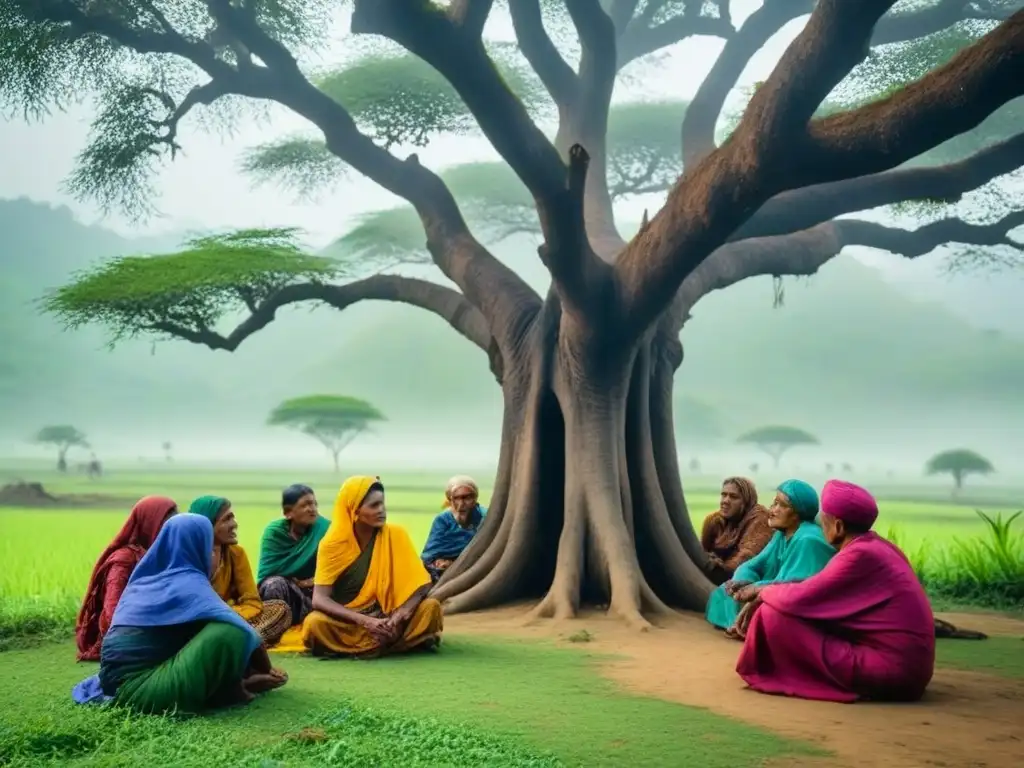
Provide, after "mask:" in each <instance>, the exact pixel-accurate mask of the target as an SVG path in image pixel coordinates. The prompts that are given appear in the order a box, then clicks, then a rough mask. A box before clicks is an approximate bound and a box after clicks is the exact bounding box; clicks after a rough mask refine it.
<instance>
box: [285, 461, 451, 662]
mask: <svg viewBox="0 0 1024 768" xmlns="http://www.w3.org/2000/svg"><path fill="white" fill-rule="evenodd" d="M313 581H314V587H313V612H312V613H311V614H309V616H307V617H306V620H305V621H304V622H303V624H302V640H303V643H304V644H305V646H306V648H309V649H310V650H311V651H312V652H313V653H314V655H320V656H326V655H341V656H360V657H364V658H365V657H374V656H380V655H383V654H386V653H400V652H402V651H408V650H409V649H411V648H417V647H419V648H433V647H435V646H436V645H437V644H438V643H439V641H440V638H441V631H442V629H443V618H442V616H441V604H440V603H439V602H438V601H437V600H434V599H433V598H429V597H427V592H428V591H429V590H430V587H431V582H430V575H429V574H428V573H427V570H426V568H424V567H423V563H422V562H421V561H420V559H419V557H418V556H417V555H416V550H415V548H414V547H413V544H412V540H411V539H410V538H409V534H408V533H406V531H405V529H404V528H401V527H399V526H397V525H391V524H389V523H388V522H387V511H386V509H385V506H384V486H383V485H382V484H381V482H380V480H379V479H377V478H374V477H350V478H348V480H346V481H345V482H344V484H342V486H341V490H340V491H338V498H337V500H336V501H335V503H334V514H333V516H332V519H331V527H330V528H329V529H328V530H327V535H326V536H324V540H323V541H321V542H320V550H319V551H318V552H317V556H316V576H315V577H314V579H313Z"/></svg>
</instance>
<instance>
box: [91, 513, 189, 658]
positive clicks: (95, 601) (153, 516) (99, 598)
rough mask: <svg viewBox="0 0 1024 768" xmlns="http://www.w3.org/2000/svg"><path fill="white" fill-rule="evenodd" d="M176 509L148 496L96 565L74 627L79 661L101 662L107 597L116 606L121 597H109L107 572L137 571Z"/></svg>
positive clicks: (129, 517)
mask: <svg viewBox="0 0 1024 768" xmlns="http://www.w3.org/2000/svg"><path fill="white" fill-rule="evenodd" d="M176 506H177V504H175V503H174V500H173V499H169V498H167V497H166V496H146V497H144V498H142V499H139V501H138V502H137V503H136V504H135V506H134V507H132V511H131V514H129V515H128V519H127V520H126V521H125V523H124V525H123V526H121V530H120V531H119V532H118V534H117V536H115V537H114V540H113V541H112V542H110V544H109V545H108V546H107V548H106V549H105V550H103V554H101V555H100V557H99V560H97V561H96V565H95V567H94V568H93V569H92V576H91V577H90V578H89V588H88V589H87V590H86V592H85V600H84V601H83V602H82V608H81V610H80V611H79V612H78V622H77V623H76V625H75V639H76V641H77V643H78V660H79V661H82V660H85V659H91V660H96V659H98V658H99V648H100V643H101V642H102V641H103V636H102V630H101V628H100V616H101V614H102V613H103V606H104V604H105V603H107V602H108V597H109V598H114V602H115V603H116V597H120V595H117V596H114V595H109V596H108V595H107V594H106V589H105V587H106V582H107V578H106V577H107V572H108V571H109V570H110V568H111V566H113V565H115V564H122V565H127V566H129V567H130V568H133V569H134V567H135V566H136V565H138V562H139V560H141V559H142V556H143V555H144V554H146V550H147V549H149V548H150V547H151V546H153V541H154V540H156V537H157V534H158V533H160V528H161V527H163V524H164V521H165V520H166V519H167V516H168V514H169V513H170V511H171V510H172V509H174V508H175V507H176ZM122 588H123V585H122Z"/></svg>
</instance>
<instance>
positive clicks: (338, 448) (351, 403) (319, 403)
mask: <svg viewBox="0 0 1024 768" xmlns="http://www.w3.org/2000/svg"><path fill="white" fill-rule="evenodd" d="M384 420H385V417H384V415H383V414H382V413H381V412H380V411H378V410H377V409H376V408H375V407H374V406H372V405H370V403H368V402H366V401H365V400H360V399H359V398H357V397H345V396H341V395H307V396H306V397H296V398H293V399H291V400H285V401H284V402H283V403H281V404H280V405H279V406H277V408H275V409H274V410H273V411H272V412H271V414H270V418H269V419H268V421H267V423H268V424H271V425H272V426H281V427H290V428H292V429H297V430H298V431H299V432H302V433H303V434H305V435H309V436H310V437H312V438H315V439H316V440H319V441H320V442H321V443H322V444H323V446H324V447H325V448H326V449H327V450H328V451H330V453H331V457H332V458H333V459H334V471H335V472H337V471H338V470H339V468H340V467H339V465H338V455H339V454H340V453H341V452H342V451H343V450H344V449H345V447H346V446H348V444H349V443H351V442H352V441H353V440H355V439H356V438H357V437H358V436H359V435H361V434H362V433H363V432H365V431H366V430H367V429H369V428H370V425H371V424H372V423H373V422H375V421H384Z"/></svg>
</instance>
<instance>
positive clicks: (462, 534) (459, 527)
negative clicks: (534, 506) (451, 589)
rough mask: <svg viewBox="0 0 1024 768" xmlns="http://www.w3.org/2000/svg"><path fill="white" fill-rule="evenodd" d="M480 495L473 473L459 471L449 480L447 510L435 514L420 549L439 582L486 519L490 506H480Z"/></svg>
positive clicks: (445, 492) (424, 563)
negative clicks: (466, 473)
mask: <svg viewBox="0 0 1024 768" xmlns="http://www.w3.org/2000/svg"><path fill="white" fill-rule="evenodd" d="M479 498H480V489H479V487H478V486H477V484H476V481H475V480H473V478H471V477H470V476H469V475H456V476H455V477H453V478H452V479H451V480H449V481H448V487H447V488H445V491H444V506H443V507H442V509H444V511H443V512H442V513H441V514H439V515H438V516H437V517H435V518H434V522H433V523H432V524H431V526H430V533H429V534H428V535H427V542H426V544H424V545H423V552H422V553H420V559H421V560H422V561H423V565H425V566H426V568H427V573H429V574H430V580H431V581H432V582H434V583H435V584H436V583H437V581H438V579H440V578H441V575H442V574H443V573H444V572H445V571H446V570H448V567H449V566H450V565H451V564H452V563H454V562H455V561H456V560H457V559H458V557H459V555H461V554H462V550H464V549H465V548H466V547H468V546H469V542H471V541H472V540H473V537H474V536H476V532H477V531H478V530H479V528H480V524H481V523H482V522H483V521H484V517H486V515H487V508H486V507H482V506H480V504H479Z"/></svg>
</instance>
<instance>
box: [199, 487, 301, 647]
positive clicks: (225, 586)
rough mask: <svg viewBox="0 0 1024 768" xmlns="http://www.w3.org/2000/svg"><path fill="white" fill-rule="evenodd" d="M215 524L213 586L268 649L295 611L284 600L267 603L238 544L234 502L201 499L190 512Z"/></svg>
mask: <svg viewBox="0 0 1024 768" xmlns="http://www.w3.org/2000/svg"><path fill="white" fill-rule="evenodd" d="M188 511H189V514H192V515H201V516H202V517H205V518H206V519H207V520H209V521H210V522H211V523H212V524H213V576H211V577H210V584H212V585H213V589H214V591H215V592H216V593H217V594H218V595H220V597H221V599H222V600H223V601H224V602H226V603H227V604H228V605H230V606H231V607H232V608H233V609H234V610H235V613H237V614H238V615H239V616H241V617H242V618H243V619H245V620H246V621H247V622H249V624H250V625H251V626H252V627H253V628H254V629H255V630H256V632H257V633H258V634H259V636H260V638H261V639H262V640H263V642H264V644H266V645H267V647H270V646H272V645H274V644H275V643H276V642H277V641H278V640H280V639H281V635H283V634H284V633H285V631H287V629H288V627H290V626H291V617H292V614H291V610H290V609H289V608H288V604H287V603H285V602H283V601H281V600H268V601H266V602H263V600H262V599H261V598H260V593H259V590H258V589H257V588H256V579H254V578H253V577H252V566H251V565H250V564H249V556H248V555H247V554H246V553H245V550H244V549H242V547H241V546H239V544H238V520H236V519H235V513H234V511H233V510H232V509H231V502H230V501H228V500H227V499H225V498H223V497H221V496H200V497H199V498H198V499H196V500H195V501H193V502H192V505H191V506H190V507H189V508H188Z"/></svg>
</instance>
